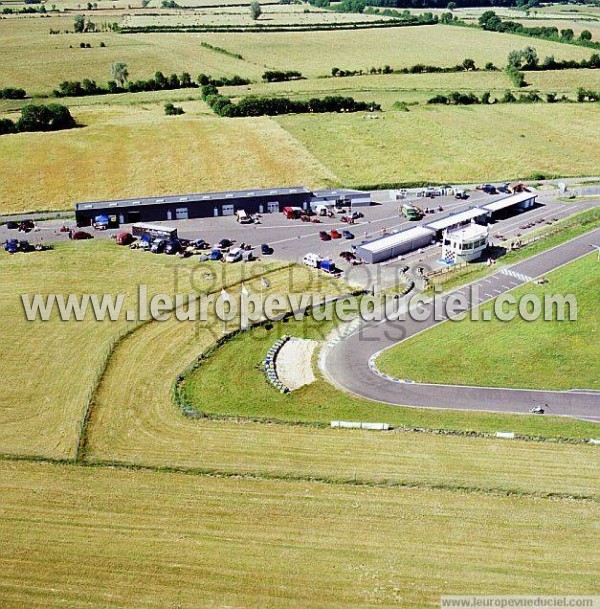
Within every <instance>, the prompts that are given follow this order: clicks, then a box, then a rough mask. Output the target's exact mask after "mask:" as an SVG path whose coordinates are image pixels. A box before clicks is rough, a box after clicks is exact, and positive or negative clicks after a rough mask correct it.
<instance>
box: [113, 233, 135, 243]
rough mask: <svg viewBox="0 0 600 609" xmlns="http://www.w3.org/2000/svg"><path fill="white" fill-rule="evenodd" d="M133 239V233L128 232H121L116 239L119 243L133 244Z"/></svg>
mask: <svg viewBox="0 0 600 609" xmlns="http://www.w3.org/2000/svg"><path fill="white" fill-rule="evenodd" d="M133 241H134V238H133V235H132V234H131V233H127V232H122V233H119V234H118V235H117V239H116V242H117V245H131V244H132V243H133Z"/></svg>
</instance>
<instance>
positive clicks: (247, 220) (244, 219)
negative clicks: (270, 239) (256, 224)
mask: <svg viewBox="0 0 600 609" xmlns="http://www.w3.org/2000/svg"><path fill="white" fill-rule="evenodd" d="M235 218H236V220H237V221H238V222H239V223H240V224H251V223H252V218H251V217H250V216H249V215H248V214H247V213H246V210H244V209H238V211H236V212H235Z"/></svg>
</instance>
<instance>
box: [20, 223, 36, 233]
mask: <svg viewBox="0 0 600 609" xmlns="http://www.w3.org/2000/svg"><path fill="white" fill-rule="evenodd" d="M17 228H18V229H19V231H20V232H22V233H29V232H31V231H32V230H33V229H34V228H35V224H34V223H33V220H23V221H22V222H20V223H19V226H18V227H17Z"/></svg>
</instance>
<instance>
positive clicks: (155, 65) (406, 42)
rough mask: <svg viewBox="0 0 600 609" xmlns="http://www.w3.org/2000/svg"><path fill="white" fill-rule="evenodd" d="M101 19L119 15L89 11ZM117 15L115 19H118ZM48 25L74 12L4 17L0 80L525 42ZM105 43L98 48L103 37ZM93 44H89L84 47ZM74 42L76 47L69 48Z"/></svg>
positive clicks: (340, 59) (494, 52) (259, 64)
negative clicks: (121, 64)
mask: <svg viewBox="0 0 600 609" xmlns="http://www.w3.org/2000/svg"><path fill="white" fill-rule="evenodd" d="M92 18H93V19H96V21H97V22H98V23H101V22H102V20H106V21H114V20H115V17H113V16H105V17H102V16H101V15H92ZM117 20H118V19H117ZM50 28H52V29H60V30H61V31H64V30H65V29H69V30H72V29H73V18H72V17H66V16H63V15H60V16H52V17H50V18H48V19H39V18H28V19H4V20H0V40H2V44H3V49H2V53H3V61H2V65H1V66H0V83H2V84H3V86H20V87H24V88H25V89H26V90H27V91H28V92H29V93H44V92H49V91H51V90H52V89H54V88H56V87H57V86H58V84H59V83H60V82H62V81H63V80H65V79H68V80H74V79H79V80H81V79H83V78H93V79H96V80H97V81H98V82H106V81H107V80H108V79H109V78H110V66H111V65H112V64H113V63H114V62H116V61H125V62H126V63H127V65H128V66H129V73H130V78H132V79H134V80H135V79H139V78H148V77H150V76H152V75H154V73H155V72H156V71H157V70H162V71H163V72H165V73H171V72H178V73H181V72H183V71H186V70H187V71H189V72H190V73H191V74H192V75H193V76H194V77H195V76H196V75H197V74H198V73H200V72H204V73H208V74H213V75H227V76H231V75H233V74H239V75H240V76H246V77H249V78H252V79H255V80H259V79H260V76H261V75H262V73H263V72H264V70H265V69H266V68H267V67H269V68H278V69H285V70H289V69H296V70H300V71H301V72H302V73H303V74H304V75H305V76H311V77H312V76H324V75H327V74H330V73H331V68H333V67H338V68H341V69H360V68H362V69H369V68H370V67H372V66H375V67H382V66H384V65H385V64H389V65H391V66H392V67H394V68H401V67H404V66H410V65H414V64H416V63H425V64H432V65H453V64H456V63H460V62H462V60H463V59H464V58H465V57H466V56H469V57H471V58H472V59H474V60H475V61H476V63H477V64H478V65H480V66H483V65H484V64H485V63H486V62H487V61H493V62H494V63H495V64H496V65H498V66H503V65H505V63H506V57H507V55H508V53H509V51H511V50H513V49H520V48H523V47H524V46H526V44H527V40H526V39H524V38H522V37H519V36H511V35H507V34H497V33H493V32H483V31H478V30H471V29H466V28H457V27H449V26H422V27H403V28H388V29H384V30H377V31H376V34H374V33H373V31H372V30H361V31H336V32H329V31H327V32H283V33H253V34H245V33H228V34H181V33H177V34H127V35H123V34H117V33H108V32H101V33H97V34H59V35H54V36H51V35H50V34H49V30H50ZM101 41H102V42H104V43H105V44H106V47H105V48H100V46H99V45H100V42H101ZM80 42H89V43H90V44H92V46H93V48H91V49H80V48H79V43H80ZM201 42H208V43H210V44H212V45H214V46H218V47H223V48H225V49H227V50H228V51H231V52H233V53H240V54H241V55H242V56H243V57H244V60H239V59H235V58H232V57H229V56H227V55H223V54H221V53H216V52H214V51H212V50H210V49H206V48H204V47H202V46H200V43H201ZM69 46H72V47H73V48H69ZM534 46H535V47H536V48H537V51H538V54H539V55H541V56H542V57H543V56H545V55H551V54H554V55H555V56H556V58H557V59H567V58H574V59H583V58H587V57H589V55H590V50H589V49H585V48H581V47H577V46H572V45H564V44H559V43H553V42H546V41H541V40H536V41H535V45H534Z"/></svg>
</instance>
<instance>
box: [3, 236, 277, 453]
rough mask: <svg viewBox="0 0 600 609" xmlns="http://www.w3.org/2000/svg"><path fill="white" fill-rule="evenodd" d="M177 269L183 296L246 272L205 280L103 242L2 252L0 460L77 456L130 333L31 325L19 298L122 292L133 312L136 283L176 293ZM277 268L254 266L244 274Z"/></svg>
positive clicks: (123, 325)
mask: <svg viewBox="0 0 600 609" xmlns="http://www.w3.org/2000/svg"><path fill="white" fill-rule="evenodd" d="M174 265H176V267H177V273H178V274H177V277H178V281H179V288H178V289H179V290H180V291H181V292H182V293H188V292H190V291H191V290H192V288H194V289H197V290H202V289H210V290H211V291H212V290H213V289H215V290H216V289H219V286H220V285H221V284H222V283H227V284H229V283H233V282H236V281H238V280H239V277H240V274H241V271H242V268H244V267H241V266H238V267H237V268H235V267H227V271H228V274H227V275H226V276H225V277H222V276H221V275H218V276H216V278H214V279H212V278H210V279H208V280H207V279H205V278H204V277H203V275H201V274H200V272H199V271H197V270H196V269H197V267H198V264H197V262H196V261H192V260H186V261H181V260H177V259H173V258H170V257H165V256H152V255H150V254H144V253H142V252H132V251H130V250H129V249H119V248H117V247H116V246H115V245H114V243H113V242H107V241H104V240H103V241H98V242H78V243H75V242H74V243H69V244H62V245H57V247H56V249H55V250H54V251H50V252H43V253H31V254H27V255H25V254H18V255H15V256H9V255H7V254H6V253H5V252H4V251H2V252H1V254H0V269H1V270H0V273H1V274H2V283H1V286H0V303H1V308H2V317H1V319H0V336H1V344H2V347H3V351H4V355H3V357H2V360H1V362H0V404H1V407H0V454H6V453H11V454H27V455H40V456H45V457H53V458H69V457H72V456H74V454H75V449H76V446H77V438H78V433H79V429H80V424H81V421H82V418H83V414H84V410H85V407H86V400H87V397H88V392H89V390H90V388H91V387H92V385H93V383H94V381H95V379H96V377H97V374H98V373H99V370H100V369H101V366H102V362H103V361H104V358H105V356H106V354H107V350H108V348H109V345H110V343H111V341H112V340H114V339H115V338H116V337H117V336H118V335H119V334H121V333H122V332H124V331H125V330H126V329H127V328H128V327H131V325H128V324H127V322H125V321H124V319H123V320H121V321H118V322H110V321H108V320H106V321H104V322H99V321H94V320H93V319H92V318H91V316H88V318H86V321H83V322H76V321H71V322H62V321H60V320H59V319H58V316H57V315H54V316H53V318H52V319H51V320H50V321H48V322H42V321H36V322H28V321H26V320H25V316H24V313H23V310H22V305H21V299H20V295H21V294H32V295H33V294H36V293H40V294H49V293H56V294H65V295H66V294H69V293H71V292H73V293H75V294H85V293H91V294H104V293H109V294H117V293H123V294H125V295H126V297H127V306H128V307H136V306H137V305H136V303H137V296H138V294H137V286H138V284H145V285H147V286H148V293H149V294H157V293H167V294H172V293H173V292H174V291H175V287H174V282H175V269H174ZM276 267H277V265H273V264H269V265H263V264H262V263H259V265H258V266H256V267H255V268H253V269H246V270H247V271H248V270H252V271H254V272H260V271H264V270H269V269H273V268H276ZM259 269H260V271H259ZM215 272H217V273H221V272H222V265H216V266H215ZM284 274H285V273H284ZM213 284H214V285H213Z"/></svg>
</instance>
